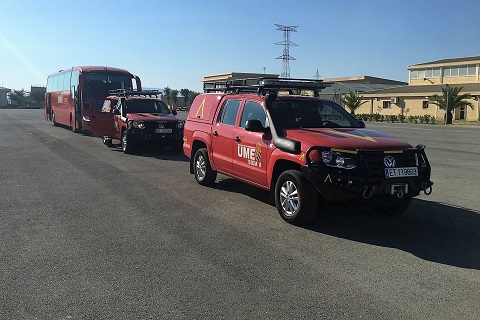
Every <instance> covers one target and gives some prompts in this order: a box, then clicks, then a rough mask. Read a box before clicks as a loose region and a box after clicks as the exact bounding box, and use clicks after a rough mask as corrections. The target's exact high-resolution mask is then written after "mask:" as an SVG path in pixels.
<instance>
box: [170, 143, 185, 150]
mask: <svg viewBox="0 0 480 320" xmlns="http://www.w3.org/2000/svg"><path fill="white" fill-rule="evenodd" d="M170 148H171V149H172V151H173V152H180V151H182V150H183V140H178V141H174V142H172V145H171V147H170Z"/></svg>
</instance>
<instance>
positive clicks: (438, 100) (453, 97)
mask: <svg viewBox="0 0 480 320" xmlns="http://www.w3.org/2000/svg"><path fill="white" fill-rule="evenodd" d="M462 89H463V87H450V86H449V85H446V86H445V87H442V94H441V95H438V94H436V95H434V96H433V97H431V98H430V99H428V100H429V103H431V104H434V105H437V106H438V107H439V108H440V109H442V110H445V113H446V117H445V121H446V123H452V122H451V119H452V112H453V110H455V109H456V108H460V107H464V106H468V107H470V108H472V109H473V104H472V103H471V102H468V101H464V100H463V99H467V98H468V97H469V95H468V94H465V93H464V94H460V91H462Z"/></svg>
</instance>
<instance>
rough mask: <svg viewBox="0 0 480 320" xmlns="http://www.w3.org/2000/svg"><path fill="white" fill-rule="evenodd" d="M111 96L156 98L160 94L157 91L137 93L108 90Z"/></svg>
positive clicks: (134, 91)
mask: <svg viewBox="0 0 480 320" xmlns="http://www.w3.org/2000/svg"><path fill="white" fill-rule="evenodd" d="M110 94H111V95H116V96H119V97H129V96H147V97H151V96H155V97H158V96H159V95H161V92H160V91H159V90H142V91H137V90H127V89H114V90H110Z"/></svg>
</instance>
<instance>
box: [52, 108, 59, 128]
mask: <svg viewBox="0 0 480 320" xmlns="http://www.w3.org/2000/svg"><path fill="white" fill-rule="evenodd" d="M52 122H53V126H54V127H58V123H57V121H55V112H53V111H52Z"/></svg>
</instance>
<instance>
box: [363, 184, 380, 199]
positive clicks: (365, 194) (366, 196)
mask: <svg viewBox="0 0 480 320" xmlns="http://www.w3.org/2000/svg"><path fill="white" fill-rule="evenodd" d="M375 189H377V187H376V186H372V187H371V188H369V187H368V186H367V185H365V186H363V194H362V196H363V199H370V198H371V197H372V196H373V193H374V192H375Z"/></svg>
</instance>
